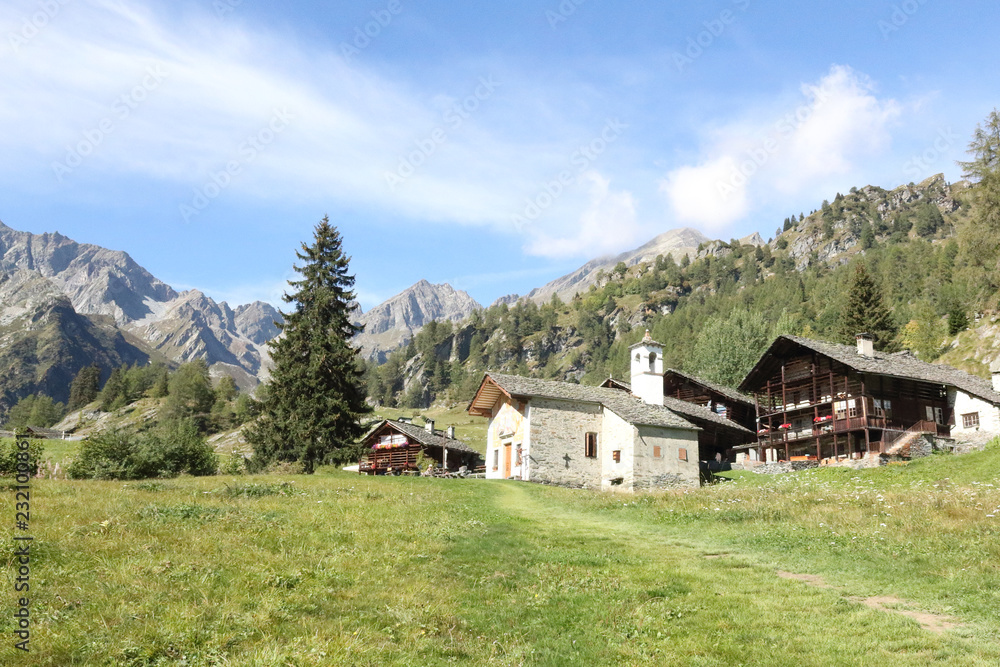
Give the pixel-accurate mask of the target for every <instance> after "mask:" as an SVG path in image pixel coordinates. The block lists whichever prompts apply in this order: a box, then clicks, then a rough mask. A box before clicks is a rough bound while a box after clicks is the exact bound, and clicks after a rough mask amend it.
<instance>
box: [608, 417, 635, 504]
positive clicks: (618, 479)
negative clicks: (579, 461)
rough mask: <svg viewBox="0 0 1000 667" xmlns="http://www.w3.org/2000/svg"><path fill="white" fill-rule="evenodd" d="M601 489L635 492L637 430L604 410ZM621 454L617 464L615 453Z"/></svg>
mask: <svg viewBox="0 0 1000 667" xmlns="http://www.w3.org/2000/svg"><path fill="white" fill-rule="evenodd" d="M601 440H602V441H603V443H604V445H603V446H602V447H601V452H600V457H601V488H602V489H605V490H611V491H632V490H634V478H635V454H636V452H635V440H636V428H635V427H634V426H633V425H632V424H629V423H628V422H627V421H625V420H624V419H622V418H621V417H619V416H618V415H616V414H615V413H613V412H611V411H610V410H608V409H607V408H605V409H604V428H603V429H602V430H601ZM616 451H617V452H619V453H620V455H621V456H620V459H621V460H620V461H618V462H615V460H614V453H615V452H616Z"/></svg>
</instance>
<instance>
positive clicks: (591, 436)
mask: <svg viewBox="0 0 1000 667" xmlns="http://www.w3.org/2000/svg"><path fill="white" fill-rule="evenodd" d="M583 455H584V456H586V457H587V458H588V459H596V458H597V434H596V433H586V434H584V436H583Z"/></svg>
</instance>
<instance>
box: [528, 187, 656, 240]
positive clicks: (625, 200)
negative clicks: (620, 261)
mask: <svg viewBox="0 0 1000 667" xmlns="http://www.w3.org/2000/svg"><path fill="white" fill-rule="evenodd" d="M580 182H581V183H582V184H583V185H585V186H586V188H587V192H588V197H589V202H588V203H587V206H586V208H585V210H584V211H583V212H582V213H581V214H580V216H579V218H578V219H577V220H576V221H575V222H574V223H571V224H569V225H565V226H564V227H563V228H562V229H558V230H555V233H553V232H552V231H549V230H546V229H538V228H535V227H531V228H529V229H528V230H527V231H528V235H529V241H528V242H527V244H526V245H525V248H524V249H525V251H526V252H527V253H528V254H531V255H538V256H541V257H550V258H562V257H575V256H585V257H598V256H601V255H605V254H608V253H610V252H616V251H620V250H622V249H623V248H626V247H629V246H630V245H632V244H634V243H635V242H636V240H637V239H638V238H640V227H639V225H638V224H637V222H636V211H635V208H636V207H635V201H634V199H633V197H632V194H631V193H630V192H626V191H614V190H612V189H611V181H610V180H609V179H607V178H605V177H603V176H602V175H601V174H599V173H598V172H596V171H593V170H591V171H587V172H585V173H584V174H582V175H581V176H580Z"/></svg>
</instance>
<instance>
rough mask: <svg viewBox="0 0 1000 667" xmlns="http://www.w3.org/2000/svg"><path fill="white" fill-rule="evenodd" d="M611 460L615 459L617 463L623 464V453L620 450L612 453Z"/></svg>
mask: <svg viewBox="0 0 1000 667" xmlns="http://www.w3.org/2000/svg"><path fill="white" fill-rule="evenodd" d="M611 458H612V459H614V462H615V463H621V462H622V452H621V450H620V449H616V450H615V451H613V452H611Z"/></svg>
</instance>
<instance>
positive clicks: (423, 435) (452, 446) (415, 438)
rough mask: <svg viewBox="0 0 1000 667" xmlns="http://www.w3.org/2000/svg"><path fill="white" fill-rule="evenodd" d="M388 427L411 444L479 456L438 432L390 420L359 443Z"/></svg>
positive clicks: (379, 424)
mask: <svg viewBox="0 0 1000 667" xmlns="http://www.w3.org/2000/svg"><path fill="white" fill-rule="evenodd" d="M386 425H388V426H390V427H391V428H393V429H395V430H397V431H399V432H400V433H402V434H403V435H405V436H406V437H407V438H409V439H410V441H411V442H418V443H420V444H421V445H426V446H428V447H447V448H448V449H449V450H451V451H455V452H465V453H467V454H476V455H477V456H478V455H479V452H477V451H476V450H474V449H473V448H472V447H469V446H468V445H467V444H465V443H464V442H462V441H461V440H455V439H454V438H449V437H448V436H445V435H441V434H440V432H438V431H435V432H434V434H433V435H432V434H431V433H430V432H429V431H428V430H427V429H425V428H422V427H420V426H414V425H413V424H407V423H405V422H400V421H394V420H392V419H383V420H382V421H380V422H379V423H378V424H376V425H375V428H373V429H372V430H370V431H368V433H367V434H365V436H364V437H363V438H362V439H361V442H365V441H367V440H368V439H369V438H370V437H371V436H373V435H374V434H375V433H376V432H378V431H379V430H381V428H382V427H383V426H386Z"/></svg>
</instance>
